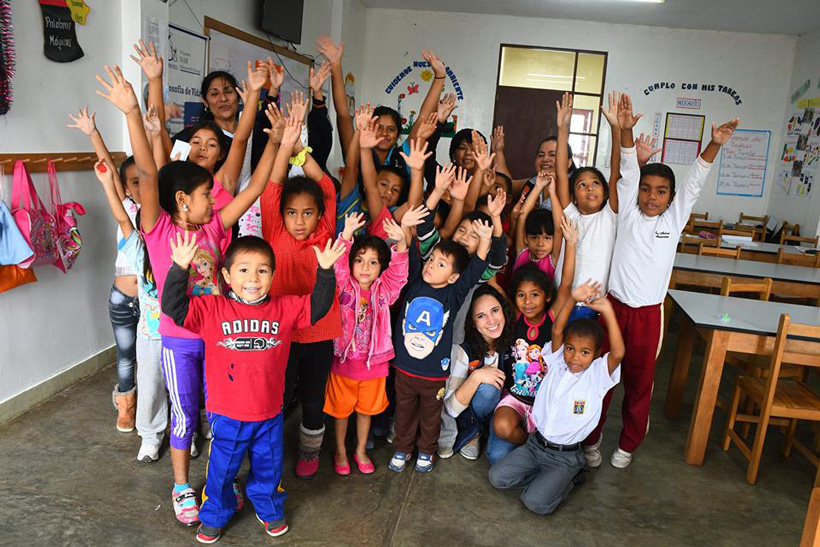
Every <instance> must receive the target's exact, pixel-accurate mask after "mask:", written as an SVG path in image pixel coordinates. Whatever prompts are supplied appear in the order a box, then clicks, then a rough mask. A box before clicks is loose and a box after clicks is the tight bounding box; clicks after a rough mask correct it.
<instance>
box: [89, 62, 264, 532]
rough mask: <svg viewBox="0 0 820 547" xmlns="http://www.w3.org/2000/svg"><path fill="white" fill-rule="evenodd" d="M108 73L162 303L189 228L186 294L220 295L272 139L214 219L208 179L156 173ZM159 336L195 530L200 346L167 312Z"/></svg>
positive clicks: (125, 86)
mask: <svg viewBox="0 0 820 547" xmlns="http://www.w3.org/2000/svg"><path fill="white" fill-rule="evenodd" d="M105 71H106V74H107V75H108V78H109V80H110V81H109V80H106V79H104V78H101V77H100V76H97V81H98V82H99V83H100V85H101V86H102V87H103V88H104V89H105V92H102V91H99V90H98V91H97V94H98V95H100V96H101V97H103V98H104V99H106V100H108V101H110V102H111V103H112V104H114V106H116V107H117V108H119V109H120V110H121V111H122V112H123V113H124V114H125V119H126V122H127V125H128V134H129V137H130V139H131V147H132V149H133V150H134V161H135V163H136V166H137V171H138V173H139V179H140V198H141V201H142V206H141V208H140V231H141V232H142V234H143V237H144V240H145V245H146V247H147V248H148V255H149V257H150V261H151V264H152V266H153V271H154V276H155V279H156V286H157V292H158V299H159V300H160V301H162V290H163V289H162V288H163V285H164V283H165V276H166V275H167V274H168V268H169V267H170V264H171V249H170V245H169V241H170V238H171V236H172V235H174V234H181V233H185V232H188V231H194V232H197V233H198V234H200V242H201V245H200V248H199V250H198V252H197V256H196V257H194V260H193V262H192V267H191V271H190V272H189V279H188V290H189V291H190V292H191V294H219V293H220V288H219V284H218V279H217V271H218V270H217V268H218V265H219V262H220V260H221V256H222V248H223V245H224V242H225V239H226V238H227V233H228V232H227V230H228V229H230V227H231V226H233V225H234V224H235V223H236V221H237V220H238V219H239V217H240V216H241V215H242V214H243V213H244V212H245V211H246V210H247V209H248V207H250V205H251V204H252V203H253V202H254V201H255V200H256V198H257V197H259V195H260V194H261V193H262V190H264V188H265V185H266V184H267V181H268V179H269V178H270V172H271V168H272V166H273V151H274V145H273V143H272V142H271V141H270V140H269V142H268V145H267V146H266V147H265V152H264V153H263V155H262V159H261V160H260V161H259V165H257V168H256V171H255V172H254V174H253V177H252V179H251V184H250V185H249V186H248V187H247V188H246V189H245V190H243V191H242V192H240V193H239V194H238V195H237V196H236V197H235V198H233V199H232V200H231V201H230V203H228V204H227V205H225V207H223V208H222V209H220V210H219V211H218V212H217V214H214V212H215V211H214V198H213V196H212V194H211V189H212V188H213V184H214V183H213V177H212V175H211V174H210V173H209V172H208V171H207V170H206V169H204V168H203V167H200V166H199V165H196V164H195V163H192V162H186V161H174V162H171V163H169V164H167V165H166V166H165V167H163V168H162V169H161V170H160V171H159V172H157V167H156V165H155V163H154V160H153V158H152V156H151V149H150V147H149V145H148V138H147V137H146V134H145V128H144V127H143V119H142V115H141V113H140V109H139V104H138V103H137V97H136V95H135V94H134V90H133V89H132V87H131V84H130V83H128V82H127V81H126V80H125V79H124V78H123V76H122V72H121V71H120V69H119V67H118V66H116V65H115V66H114V67H113V69H112V68H110V67H108V66H106V67H105ZM159 333H160V335H161V336H162V353H163V357H162V359H163V363H162V365H163V373H164V375H165V383H166V387H167V388H168V391H169V393H170V399H171V464H172V466H173V470H174V490H173V494H172V500H173V507H174V513H175V514H176V518H177V520H178V521H179V522H181V523H182V524H185V525H187V526H193V525H194V524H196V523H197V522H198V521H199V507H198V504H197V500H196V493H195V492H194V490H193V489H192V488H191V487H190V485H189V483H188V467H189V464H190V458H191V455H192V452H194V453H195V452H196V450H195V447H196V445H195V444H194V443H193V435H194V431H196V427H197V424H198V422H199V395H200V391H201V388H202V363H203V358H204V344H203V342H202V339H201V338H199V337H198V336H197V335H196V334H194V333H192V332H190V331H187V330H185V329H184V328H182V327H179V326H178V325H176V324H174V322H173V321H172V320H171V319H170V318H169V317H168V316H166V315H165V314H162V315H161V317H160V324H159ZM237 495H239V494H237Z"/></svg>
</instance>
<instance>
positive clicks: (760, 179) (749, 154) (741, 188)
mask: <svg viewBox="0 0 820 547" xmlns="http://www.w3.org/2000/svg"><path fill="white" fill-rule="evenodd" d="M770 140H771V132H770V131H759V130H754V129H737V130H735V134H734V136H732V139H731V140H730V141H729V142H727V143H726V144H725V145H724V146H723V148H722V149H721V151H720V165H719V169H718V179H717V193H718V194H720V195H731V196H750V197H762V196H763V184H764V182H765V180H766V167H767V164H768V161H769V141H770Z"/></svg>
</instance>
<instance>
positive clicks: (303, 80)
mask: <svg viewBox="0 0 820 547" xmlns="http://www.w3.org/2000/svg"><path fill="white" fill-rule="evenodd" d="M205 35H206V36H208V38H209V47H208V70H210V71H213V70H224V71H226V72H229V73H231V74H233V76H234V77H235V78H236V80H237V81H238V82H241V81H242V80H243V79H245V78H246V77H247V63H248V61H253V60H256V59H260V60H263V59H267V58H268V57H271V58H272V59H273V61H274V62H275V63H276V64H279V65H282V66H283V67H284V68H285V82H284V83H283V84H282V89H281V90H280V96H281V97H285V98H287V97H289V96H290V93H291V92H292V91H303V92H304V93H305V94H308V93H309V92H310V86H309V80H310V68H311V67H312V66H313V59H311V58H310V57H306V56H304V55H300V54H298V53H296V52H294V51H291V50H289V49H287V48H284V47H281V46H277V45H274V44H273V43H272V42H270V41H269V40H265V39H264V38H259V37H258V36H254V35H253V34H248V33H247V32H245V31H242V30H239V29H237V28H234V27H232V26H230V25H226V24H225V23H222V22H220V21H217V20H216V19H212V18H210V17H205Z"/></svg>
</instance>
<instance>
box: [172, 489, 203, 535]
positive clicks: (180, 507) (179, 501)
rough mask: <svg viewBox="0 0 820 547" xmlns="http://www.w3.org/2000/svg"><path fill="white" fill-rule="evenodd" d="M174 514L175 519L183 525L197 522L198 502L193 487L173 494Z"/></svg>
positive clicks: (191, 524)
mask: <svg viewBox="0 0 820 547" xmlns="http://www.w3.org/2000/svg"><path fill="white" fill-rule="evenodd" d="M172 499H173V500H174V514H175V515H176V517H177V520H178V521H179V522H180V523H181V524H184V525H185V526H194V525H195V524H199V504H198V503H197V502H196V492H194V489H193V488H186V489H185V490H183V491H182V492H180V493H179V494H176V495H173V498H172Z"/></svg>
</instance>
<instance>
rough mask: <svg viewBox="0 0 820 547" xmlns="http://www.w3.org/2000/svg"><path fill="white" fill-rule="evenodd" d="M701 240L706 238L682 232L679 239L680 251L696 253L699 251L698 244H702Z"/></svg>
mask: <svg viewBox="0 0 820 547" xmlns="http://www.w3.org/2000/svg"><path fill="white" fill-rule="evenodd" d="M701 241H705V240H704V239H702V238H701V237H700V236H696V235H692V234H688V233H686V232H684V233H682V234H681V238H680V241H678V252H679V253H690V254H695V253H697V252H698V245H700V243H701ZM709 241H711V240H709Z"/></svg>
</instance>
